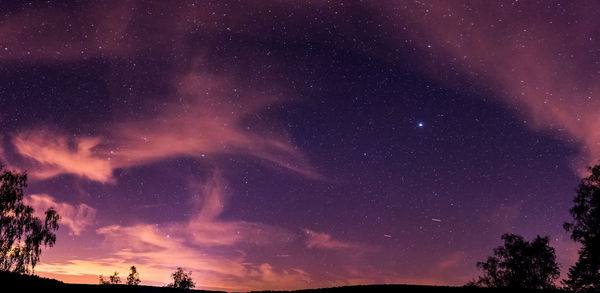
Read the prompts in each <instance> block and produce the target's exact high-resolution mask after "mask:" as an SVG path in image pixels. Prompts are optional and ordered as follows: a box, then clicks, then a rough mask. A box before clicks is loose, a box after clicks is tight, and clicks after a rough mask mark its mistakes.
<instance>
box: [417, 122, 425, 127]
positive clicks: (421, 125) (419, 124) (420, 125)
mask: <svg viewBox="0 0 600 293" xmlns="http://www.w3.org/2000/svg"><path fill="white" fill-rule="evenodd" d="M417 126H418V127H423V126H425V124H423V122H419V123H417Z"/></svg>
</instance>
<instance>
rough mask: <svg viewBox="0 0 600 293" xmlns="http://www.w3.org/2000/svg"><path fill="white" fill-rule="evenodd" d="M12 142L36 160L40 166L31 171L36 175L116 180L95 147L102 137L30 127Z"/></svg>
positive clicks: (104, 180)
mask: <svg viewBox="0 0 600 293" xmlns="http://www.w3.org/2000/svg"><path fill="white" fill-rule="evenodd" d="M12 142H13V144H14V146H15V148H16V151H17V152H18V153H19V154H21V155H22V156H25V157H27V158H30V159H33V160H34V161H35V162H36V163H37V166H35V168H33V171H30V172H29V174H31V175H32V176H33V177H34V178H38V179H47V178H51V177H54V176H57V175H62V174H74V175H78V176H81V177H86V178H88V179H90V180H95V181H99V182H109V181H111V180H112V171H113V168H112V166H111V163H110V161H109V160H107V159H106V158H100V157H99V156H98V155H97V153H96V152H95V150H94V148H95V147H96V146H97V145H98V144H99V143H100V139H99V138H89V137H83V138H71V139H68V137H67V136H61V135H60V134H58V133H55V134H54V135H51V133H50V131H48V130H41V129H40V130H30V131H24V132H20V133H18V134H16V135H15V136H14V137H13V139H12Z"/></svg>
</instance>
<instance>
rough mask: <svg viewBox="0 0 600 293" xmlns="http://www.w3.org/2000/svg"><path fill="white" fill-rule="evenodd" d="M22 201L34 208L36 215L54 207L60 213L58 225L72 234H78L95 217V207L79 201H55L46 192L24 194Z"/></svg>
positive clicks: (41, 214)
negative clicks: (72, 202) (75, 202)
mask: <svg viewBox="0 0 600 293" xmlns="http://www.w3.org/2000/svg"><path fill="white" fill-rule="evenodd" d="M23 200H24V202H25V203H26V204H27V205H30V206H32V207H33V208H34V210H35V212H36V214H37V215H38V216H43V213H44V212H45V211H46V210H47V209H48V208H51V207H54V208H55V209H56V211H57V212H58V214H59V215H60V222H59V224H60V225H64V226H66V227H68V228H69V229H70V230H71V233H70V234H72V235H79V234H81V232H83V231H84V229H85V228H87V227H88V226H90V225H91V224H92V223H93V222H94V220H95V218H96V209H94V208H92V207H90V206H89V205H86V204H84V203H80V204H77V205H72V204H68V203H66V202H57V201H56V200H55V199H54V198H53V197H52V196H50V195H48V194H32V195H28V196H26V197H25V198H24V199H23Z"/></svg>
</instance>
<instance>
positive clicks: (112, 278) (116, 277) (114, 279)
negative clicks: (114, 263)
mask: <svg viewBox="0 0 600 293" xmlns="http://www.w3.org/2000/svg"><path fill="white" fill-rule="evenodd" d="M108 278H109V279H110V283H111V284H119V283H121V278H119V273H118V272H114V273H113V274H112V276H110V277H108Z"/></svg>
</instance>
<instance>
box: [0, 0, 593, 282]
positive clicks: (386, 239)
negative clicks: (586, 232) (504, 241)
mask: <svg viewBox="0 0 600 293" xmlns="http://www.w3.org/2000/svg"><path fill="white" fill-rule="evenodd" d="M0 7H1V8H0V11H1V15H0V160H1V161H3V162H4V163H5V164H6V165H7V166H8V168H10V169H12V170H22V171H27V173H28V175H29V186H28V188H27V189H26V201H27V202H28V203H29V204H30V205H32V206H34V207H35V208H36V210H37V211H39V212H41V211H43V209H45V208H47V207H49V206H55V207H56V208H57V210H58V212H59V214H60V215H61V216H62V222H61V226H60V230H59V232H58V235H57V242H56V245H55V247H53V248H51V249H47V250H45V251H44V252H43V254H42V257H41V260H40V263H39V264H38V266H36V273H37V274H39V275H42V276H46V277H52V278H57V279H59V280H63V281H66V282H80V283H81V282H83V283H97V281H98V275H100V274H103V275H105V276H106V275H110V274H112V272H114V271H119V272H120V275H121V277H125V276H126V275H127V272H128V269H129V266H131V265H136V266H137V267H138V271H139V272H140V277H141V279H142V283H143V284H149V285H164V284H166V283H168V282H169V281H170V278H171V276H170V274H171V273H172V272H173V271H174V270H175V268H176V267H178V266H182V267H184V269H185V270H186V271H192V272H193V273H192V277H193V279H194V281H195V282H196V284H197V287H198V288H204V289H225V290H246V289H297V288H314V287H325V286H337V285H349V284H372V283H411V284H444V285H462V284H464V283H466V282H467V281H469V280H471V279H473V278H475V277H476V276H477V275H478V274H479V272H478V271H477V268H476V266H475V264H476V262H477V261H482V260H484V259H485V258H486V256H488V255H491V253H492V249H493V248H494V247H496V246H498V245H500V244H501V239H500V235H501V234H503V233H518V234H521V235H523V236H524V237H525V238H526V239H532V237H534V236H535V235H537V234H540V235H542V236H543V235H549V236H550V239H551V242H550V244H551V245H552V246H553V247H555V248H556V252H557V258H558V260H559V262H560V264H561V271H562V272H563V276H564V273H565V272H566V271H567V269H568V267H569V266H570V265H572V264H573V263H574V262H575V259H576V257H577V246H576V244H575V243H574V242H572V241H570V240H569V238H568V234H567V233H566V232H565V231H564V230H563V228H562V224H563V223H564V222H565V221H568V220H570V217H569V214H568V209H569V208H570V207H571V202H572V199H573V197H574V196H575V188H576V186H577V183H578V181H579V179H580V178H581V177H582V176H584V175H585V167H586V166H587V165H590V164H594V163H596V162H597V160H598V158H600V88H599V87H600V84H599V83H598V80H599V79H600V64H599V62H600V21H599V20H598V15H599V13H600V3H598V2H597V1H454V0H452V1H450V0H449V1H428V0H424V1H416V0H415V1H408V0H407V1H391V0H390V1H387V0H377V1H375V0H374V1H344V2H342V1H319V0H313V1H270V0H248V1H179V2H178V1H152V2H151V1H104V2H98V1H80V2H79V3H77V2H70V1H35V2H31V3H21V1H0Z"/></svg>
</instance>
